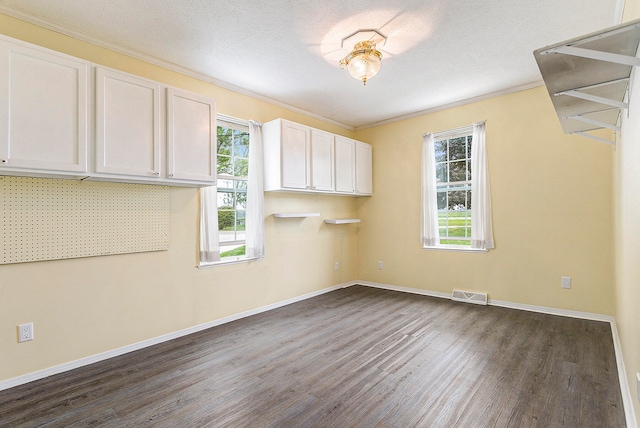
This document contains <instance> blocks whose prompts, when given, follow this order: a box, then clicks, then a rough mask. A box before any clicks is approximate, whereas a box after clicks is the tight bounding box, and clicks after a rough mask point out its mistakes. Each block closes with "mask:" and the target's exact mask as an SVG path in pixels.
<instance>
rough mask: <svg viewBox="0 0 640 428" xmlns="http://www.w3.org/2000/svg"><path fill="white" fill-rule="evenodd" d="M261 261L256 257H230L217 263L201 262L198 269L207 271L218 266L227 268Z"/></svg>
mask: <svg viewBox="0 0 640 428" xmlns="http://www.w3.org/2000/svg"><path fill="white" fill-rule="evenodd" d="M258 260H259V259H256V258H255V257H251V258H249V257H244V256H242V257H228V258H225V259H224V260H220V261H217V262H201V263H200V264H199V265H198V266H197V267H198V269H207V268H212V267H217V266H226V265H235V264H238V263H246V262H254V261H258Z"/></svg>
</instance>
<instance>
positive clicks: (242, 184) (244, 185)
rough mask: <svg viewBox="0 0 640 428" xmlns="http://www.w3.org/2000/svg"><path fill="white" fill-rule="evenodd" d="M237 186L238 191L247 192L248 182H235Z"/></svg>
mask: <svg viewBox="0 0 640 428" xmlns="http://www.w3.org/2000/svg"><path fill="white" fill-rule="evenodd" d="M234 181H235V184H236V186H235V187H236V189H239V190H247V187H248V186H247V180H234Z"/></svg>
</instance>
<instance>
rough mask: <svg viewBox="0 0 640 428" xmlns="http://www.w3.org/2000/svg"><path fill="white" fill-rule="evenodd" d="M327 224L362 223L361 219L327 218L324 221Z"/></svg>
mask: <svg viewBox="0 0 640 428" xmlns="http://www.w3.org/2000/svg"><path fill="white" fill-rule="evenodd" d="M324 222H325V223H327V224H349V223H360V219H359V218H327V219H325V220H324Z"/></svg>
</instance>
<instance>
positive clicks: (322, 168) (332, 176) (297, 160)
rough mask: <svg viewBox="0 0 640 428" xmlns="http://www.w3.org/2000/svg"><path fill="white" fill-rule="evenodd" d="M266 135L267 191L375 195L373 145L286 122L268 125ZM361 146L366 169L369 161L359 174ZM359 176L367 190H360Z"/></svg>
mask: <svg viewBox="0 0 640 428" xmlns="http://www.w3.org/2000/svg"><path fill="white" fill-rule="evenodd" d="M262 136H263V139H264V161H265V164H264V170H265V183H264V184H265V186H264V189H265V190H266V191H290V192H296V191H298V192H310V193H329V194H334V195H338V194H339V195H352V196H359V195H362V196H366V195H371V146H370V145H368V144H366V143H362V142H359V141H355V140H351V139H349V138H345V137H341V136H338V135H334V134H331V133H329V132H325V131H320V130H318V129H314V128H311V127H308V126H305V125H300V124H297V123H294V122H289V121H287V120H284V119H276V120H273V121H271V122H267V123H265V124H264V125H263V127H262ZM357 145H362V148H363V153H365V154H364V155H360V157H361V158H362V159H364V161H363V163H364V165H365V166H366V165H367V161H366V159H367V156H368V159H369V160H368V167H364V168H361V169H360V170H359V171H356V168H357V166H358V164H359V163H358V162H357V160H356V147H357ZM366 148H368V149H369V150H368V152H367V151H366ZM367 153H368V155H367ZM358 174H360V175H361V177H360V178H359V180H360V182H361V183H362V184H363V187H362V188H363V189H364V191H357V185H356V184H357V182H356V180H357V179H358ZM367 174H369V176H367ZM366 183H368V184H366Z"/></svg>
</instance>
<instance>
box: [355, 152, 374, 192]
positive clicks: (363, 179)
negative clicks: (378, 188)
mask: <svg viewBox="0 0 640 428" xmlns="http://www.w3.org/2000/svg"><path fill="white" fill-rule="evenodd" d="M372 173H373V169H372V148H371V146H370V145H369V144H365V143H360V142H356V193H359V194H362V195H371V194H372V193H373V181H372Z"/></svg>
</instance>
